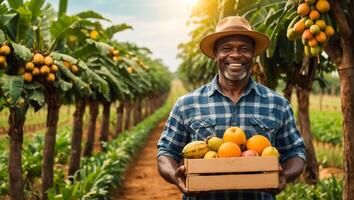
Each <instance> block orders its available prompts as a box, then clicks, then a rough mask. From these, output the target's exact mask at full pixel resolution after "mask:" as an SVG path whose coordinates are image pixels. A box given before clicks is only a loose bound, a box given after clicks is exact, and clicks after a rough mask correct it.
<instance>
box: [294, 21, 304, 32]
mask: <svg viewBox="0 0 354 200" xmlns="http://www.w3.org/2000/svg"><path fill="white" fill-rule="evenodd" d="M294 29H295V32H296V33H298V34H301V33H302V32H304V30H305V22H304V20H303V19H301V20H299V21H298V22H296V24H295V25H294Z"/></svg>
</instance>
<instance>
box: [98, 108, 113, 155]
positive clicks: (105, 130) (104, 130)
mask: <svg viewBox="0 0 354 200" xmlns="http://www.w3.org/2000/svg"><path fill="white" fill-rule="evenodd" d="M110 109H111V102H107V101H104V102H103V114H102V125H101V130H100V142H101V150H105V148H104V146H103V143H104V142H107V141H108V137H109V119H110Z"/></svg>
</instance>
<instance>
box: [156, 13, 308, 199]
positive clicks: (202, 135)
mask: <svg viewBox="0 0 354 200" xmlns="http://www.w3.org/2000/svg"><path fill="white" fill-rule="evenodd" d="M268 45H269V38H268V37H267V36H266V35H264V34H262V33H259V32H256V31H253V30H252V28H251V26H250V24H249V23H248V21H247V20H245V19H244V18H242V17H239V16H232V17H227V18H224V19H223V20H221V21H220V22H219V23H218V24H217V26H216V31H215V33H212V34H210V35H208V36H206V37H205V38H203V39H202V40H201V42H200V49H201V51H202V52H203V53H204V54H205V55H206V56H208V57H210V58H212V59H215V61H216V64H217V66H218V75H216V76H215V77H214V79H213V80H212V81H211V82H210V83H209V84H207V85H204V86H202V87H201V88H199V89H197V90H195V91H193V92H192V93H189V94H187V95H185V96H183V97H181V98H180V99H179V100H178V101H177V102H176V104H175V106H174V108H173V110H172V111H171V114H170V117H169V119H168V121H167V123H166V126H165V128H164V131H163V133H162V135H161V138H160V140H159V142H158V171H159V173H160V175H161V176H162V177H163V178H164V179H165V180H166V181H168V182H169V183H172V184H175V185H177V187H178V188H179V189H180V190H181V191H182V192H183V193H184V195H183V199H203V200H204V199H217V200H224V199H230V200H231V199H232V200H233V199H243V200H251V199H259V200H268V199H275V194H277V193H279V192H280V191H281V190H282V189H284V187H285V185H286V183H288V182H290V181H293V180H294V179H296V178H297V177H299V176H300V174H301V172H302V170H303V168H304V165H305V159H306V157H305V149H304V142H303V139H302V138H301V135H300V133H299V131H298V130H297V128H296V125H295V121H294V115H293V112H292V110H291V107H290V105H289V103H288V101H287V100H286V99H285V98H284V97H282V96H280V95H278V94H276V93H275V92H273V91H272V90H270V89H268V88H266V87H265V86H262V85H260V84H258V83H256V82H255V81H254V80H253V79H252V78H251V77H250V70H251V66H252V61H253V58H254V57H255V56H257V55H259V54H261V53H262V52H264V51H265V49H266V48H267V47H268ZM230 126H238V127H241V128H242V129H244V131H245V132H246V134H247V138H249V137H251V136H252V135H254V134H262V135H264V136H266V137H268V138H269V139H270V141H271V143H272V145H273V146H275V147H276V148H277V149H278V150H279V152H280V154H281V155H280V164H281V167H282V170H281V172H280V177H279V181H280V184H279V187H278V188H277V189H274V190H234V191H215V192H207V193H200V194H195V193H188V192H187V190H186V186H185V167H184V166H183V165H181V162H182V161H183V158H182V156H181V151H182V149H183V147H184V146H185V145H186V144H187V143H189V142H191V141H194V140H204V139H206V138H207V137H208V136H209V135H216V136H218V137H221V138H222V136H223V133H224V131H225V130H226V129H227V128H228V127H230Z"/></svg>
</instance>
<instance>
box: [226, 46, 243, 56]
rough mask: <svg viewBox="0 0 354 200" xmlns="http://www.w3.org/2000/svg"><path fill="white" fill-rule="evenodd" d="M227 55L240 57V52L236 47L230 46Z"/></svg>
mask: <svg viewBox="0 0 354 200" xmlns="http://www.w3.org/2000/svg"><path fill="white" fill-rule="evenodd" d="M229 56H231V57H240V56H241V53H240V51H239V49H238V48H232V49H231V52H230V54H229Z"/></svg>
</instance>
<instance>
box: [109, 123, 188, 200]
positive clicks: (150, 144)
mask: <svg viewBox="0 0 354 200" xmlns="http://www.w3.org/2000/svg"><path fill="white" fill-rule="evenodd" d="M164 124H165V121H162V122H160V123H159V124H158V126H157V127H156V128H155V129H154V130H153V132H152V133H151V135H150V136H149V138H148V140H147V141H146V145H145V147H144V148H143V149H142V151H141V153H140V154H139V156H138V157H137V158H136V162H135V163H133V164H132V165H131V167H130V168H129V169H128V171H127V173H126V176H125V177H124V181H123V182H124V185H123V188H122V189H121V190H119V191H117V193H116V194H113V197H112V199H114V200H166V199H168V200H180V199H182V195H181V193H180V192H179V190H178V189H177V188H176V187H175V186H174V185H171V184H169V183H167V182H166V181H164V180H163V179H162V178H161V177H160V175H159V174H158V172H157V166H156V153H157V148H156V143H157V140H158V139H159V137H160V134H161V132H162V129H163V127H164Z"/></svg>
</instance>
